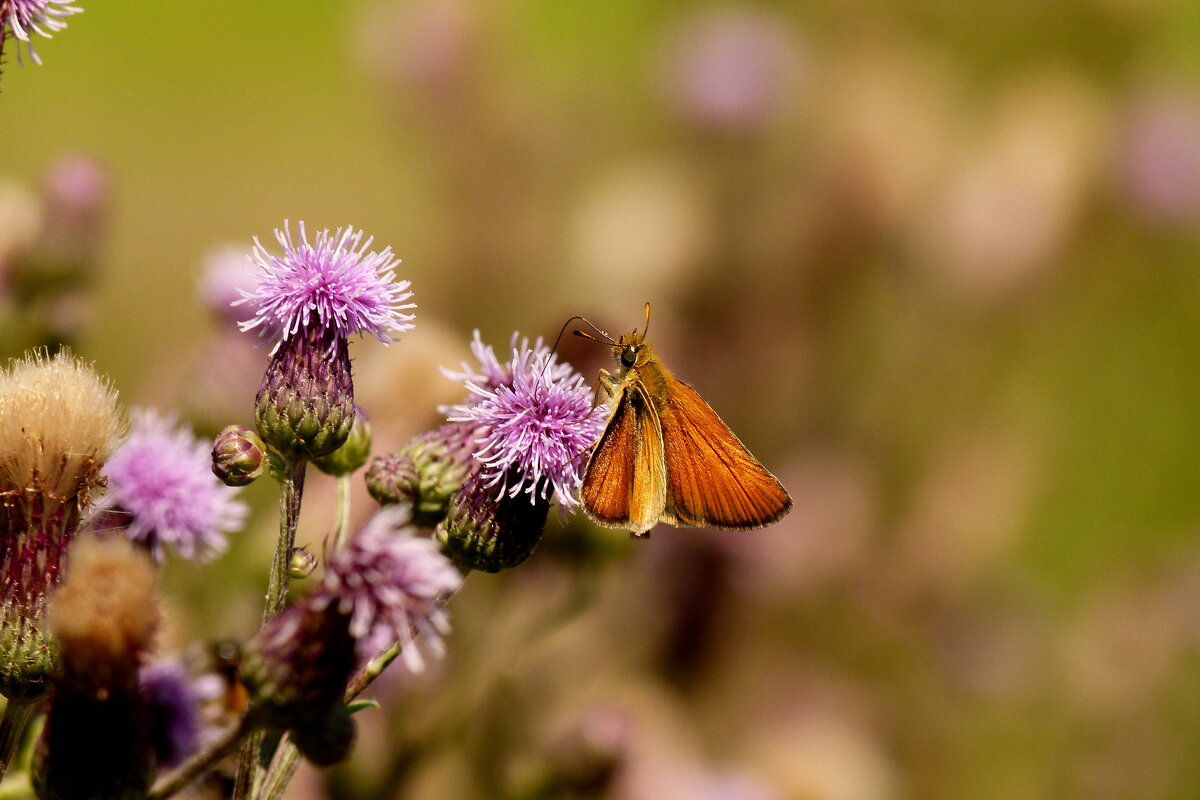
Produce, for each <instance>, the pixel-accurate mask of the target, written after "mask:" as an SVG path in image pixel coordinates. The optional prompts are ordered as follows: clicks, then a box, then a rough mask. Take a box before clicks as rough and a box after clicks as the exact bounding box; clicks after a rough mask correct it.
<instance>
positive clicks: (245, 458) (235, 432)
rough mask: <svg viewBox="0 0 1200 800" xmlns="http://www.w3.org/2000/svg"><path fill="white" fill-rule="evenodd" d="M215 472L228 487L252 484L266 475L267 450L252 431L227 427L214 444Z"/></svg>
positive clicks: (213, 466) (239, 426)
mask: <svg viewBox="0 0 1200 800" xmlns="http://www.w3.org/2000/svg"><path fill="white" fill-rule="evenodd" d="M212 471H213V474H214V475H216V476H217V477H218V478H220V479H221V482H222V483H224V484H225V485H226V486H245V485H247V484H249V483H253V482H254V481H255V480H257V479H258V478H259V477H261V476H262V474H263V473H264V472H266V471H267V446H266V445H265V444H264V443H263V440H262V439H261V438H259V436H258V434H257V433H255V432H254V431H252V430H250V429H249V428H245V427H242V426H241V425H228V426H226V427H225V428H224V429H223V430H222V431H221V432H220V433H218V434H217V438H216V440H215V441H214V442H213V449H212Z"/></svg>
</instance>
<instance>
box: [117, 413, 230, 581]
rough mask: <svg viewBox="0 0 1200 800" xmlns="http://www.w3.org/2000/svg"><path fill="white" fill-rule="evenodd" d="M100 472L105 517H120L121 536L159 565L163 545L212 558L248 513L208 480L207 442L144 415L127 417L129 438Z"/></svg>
mask: <svg viewBox="0 0 1200 800" xmlns="http://www.w3.org/2000/svg"><path fill="white" fill-rule="evenodd" d="M104 472H105V475H106V476H107V477H108V494H107V495H106V496H105V498H104V503H103V506H104V508H105V510H108V511H116V512H119V515H118V516H117V521H118V522H120V523H122V524H123V525H124V529H125V533H126V535H127V536H128V537H129V538H130V539H132V540H134V541H137V542H141V543H143V544H144V545H146V546H147V547H148V548H149V550H150V553H151V554H152V555H153V556H154V558H155V559H158V560H161V559H162V557H163V551H164V548H165V546H167V545H170V546H171V547H172V548H173V549H174V550H175V551H176V552H177V553H179V555H181V556H183V557H184V558H209V557H212V556H215V555H217V554H218V553H220V552H222V551H223V550H224V549H225V546H226V540H225V535H226V534H227V533H230V532H232V531H234V530H237V528H238V526H239V525H240V523H241V522H242V520H243V519H244V518H245V516H246V513H247V507H246V504H245V503H243V502H242V501H240V500H238V499H237V490H236V489H234V488H232V487H229V486H226V485H225V484H223V483H221V481H219V480H218V479H217V477H216V476H215V475H213V472H212V452H211V449H210V447H209V444H208V442H206V441H204V440H202V439H199V438H197V437H196V436H194V435H193V434H192V433H191V432H190V431H188V430H187V429H186V428H183V427H181V426H179V424H178V423H177V421H176V420H175V418H174V417H170V416H163V415H161V414H159V413H157V412H155V411H153V410H150V409H136V410H135V411H134V412H133V429H132V431H131V433H130V434H129V438H128V439H126V440H125V442H124V444H122V445H121V447H120V448H118V450H117V452H115V453H114V454H113V456H112V458H111V459H109V462H108V465H107V466H106V467H105V470H104Z"/></svg>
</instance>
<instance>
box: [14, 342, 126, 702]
mask: <svg viewBox="0 0 1200 800" xmlns="http://www.w3.org/2000/svg"><path fill="white" fill-rule="evenodd" d="M124 425H125V421H124V418H123V416H122V415H121V414H120V413H119V411H118V408H117V395H116V392H115V391H114V390H113V389H112V387H111V386H110V385H109V383H108V381H107V380H105V379H103V378H101V377H100V376H99V375H97V374H96V373H95V371H94V370H93V369H92V368H91V367H90V366H89V365H87V364H85V363H83V362H81V361H79V360H77V359H75V358H74V357H73V356H71V355H70V354H68V353H65V352H64V353H59V354H58V355H55V356H53V357H50V356H48V355H47V354H46V353H45V352H42V351H39V352H35V353H33V354H32V355H29V356H27V357H26V358H24V359H22V360H20V361H14V362H12V364H11V365H10V366H9V368H8V369H6V370H0V571H2V572H3V583H2V584H0V693H3V694H4V695H6V696H7V697H9V698H16V697H31V698H36V697H37V696H39V695H40V694H41V693H42V692H44V691H45V686H46V678H47V676H48V673H49V672H50V670H51V669H52V667H53V663H54V656H53V653H52V651H51V643H50V641H49V640H48V638H47V637H46V635H45V632H44V630H43V622H44V615H45V607H46V601H47V597H48V596H49V593H50V590H51V589H52V588H53V587H54V586H55V585H57V583H58V581H59V578H60V574H61V570H62V566H63V560H64V558H65V556H66V553H67V549H68V547H69V546H70V543H71V541H72V539H73V538H74V536H75V532H76V529H77V527H78V525H79V520H80V517H81V515H82V514H83V513H84V512H85V511H86V510H87V509H88V507H89V505H90V504H91V495H92V492H93V491H94V490H95V489H96V488H97V487H98V486H100V485H102V484H103V480H104V479H103V476H102V475H101V467H102V466H103V464H104V461H105V460H106V459H107V458H108V456H109V455H110V454H111V453H112V451H113V448H114V447H115V445H116V442H117V440H118V439H119V438H120V436H121V434H122V433H123V431H124Z"/></svg>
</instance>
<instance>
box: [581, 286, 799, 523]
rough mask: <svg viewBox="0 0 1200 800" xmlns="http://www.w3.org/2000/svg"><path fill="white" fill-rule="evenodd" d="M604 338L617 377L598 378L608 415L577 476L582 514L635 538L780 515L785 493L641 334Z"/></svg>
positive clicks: (760, 520) (787, 499) (602, 374)
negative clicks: (671, 528)
mask: <svg viewBox="0 0 1200 800" xmlns="http://www.w3.org/2000/svg"><path fill="white" fill-rule="evenodd" d="M646 315H647V323H648V321H649V307H648V306H647V310H646ZM609 341H610V342H611V346H612V351H613V357H614V359H615V360H616V362H617V364H618V370H617V372H616V373H615V374H613V373H609V372H607V371H605V370H601V371H600V378H599V383H600V389H601V390H602V391H603V392H604V393H605V394H606V395H607V397H608V398H609V402H610V404H611V408H612V410H611V412H610V416H609V420H608V424H607V426H606V427H605V429H604V433H603V434H602V435H601V436H600V439H599V441H597V443H596V446H595V448H594V449H593V450H592V455H591V458H590V459H589V460H588V464H587V468H586V469H585V471H584V477H583V485H582V488H581V490H580V500H581V502H582V504H583V508H584V510H585V511H586V512H587V514H588V516H589V517H591V518H592V519H593V520H595V521H596V522H598V523H600V524H601V525H607V526H610V527H616V528H625V529H626V530H628V531H630V532H631V533H633V535H635V536H644V535H646V534H647V532H648V531H649V530H650V529H651V528H652V527H654V526H655V525H656V524H658V523H659V522H665V523H667V524H669V525H687V526H697V527H712V528H727V529H732V530H744V529H748V528H758V527H762V526H763V525H769V524H770V523H772V522H775V521H776V520H778V519H779V518H781V517H782V516H783V515H784V514H786V513H787V512H788V510H789V509H790V508H791V505H792V500H791V498H790V497H789V496H788V493H787V491H786V490H785V489H784V488H783V486H782V485H781V484H780V483H779V481H778V480H777V479H776V478H775V476H774V475H772V474H771V473H770V472H768V471H767V469H766V468H765V467H764V466H763V465H762V464H761V463H759V461H758V460H757V459H756V458H755V457H754V456H753V455H751V454H750V451H749V450H747V449H746V447H745V445H743V444H742V443H741V441H740V440H739V439H738V438H737V436H736V435H734V433H733V431H731V430H730V429H729V428H728V426H726V425H725V423H724V422H722V421H721V418H720V417H719V416H717V413H716V412H715V411H713V410H712V408H711V407H710V406H709V405H708V403H706V402H704V400H703V399H702V398H701V397H700V395H699V394H697V393H696V391H695V390H694V389H693V388H692V387H691V386H689V385H688V384H686V383H684V382H683V381H681V380H679V379H677V378H676V377H675V376H674V375H672V374H671V372H670V370H668V369H667V368H666V367H665V366H663V364H662V362H661V361H659V360H658V358H657V357H656V356H655V355H654V352H653V350H652V349H651V347H650V345H649V344H647V342H646V340H645V332H644V331H643V332H642V333H638V332H637V331H636V330H635V331H633V332H632V333H627V334H624V335H623V336H620V337H619V338H618V339H616V341H612V340H609Z"/></svg>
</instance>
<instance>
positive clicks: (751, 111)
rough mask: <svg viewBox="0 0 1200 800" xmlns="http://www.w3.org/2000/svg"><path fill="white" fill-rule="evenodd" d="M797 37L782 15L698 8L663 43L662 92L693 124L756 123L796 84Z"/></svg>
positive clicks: (726, 125) (747, 126)
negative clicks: (666, 43)
mask: <svg viewBox="0 0 1200 800" xmlns="http://www.w3.org/2000/svg"><path fill="white" fill-rule="evenodd" d="M796 38H797V37H796V36H795V34H794V33H793V31H792V30H790V29H789V28H788V26H787V24H786V21H785V20H783V19H781V18H778V17H775V16H774V15H771V14H767V13H764V12H758V11H751V10H739V9H728V8H720V9H715V10H708V11H704V12H701V13H699V14H697V15H696V16H693V17H692V18H690V19H688V20H687V21H686V22H685V23H684V25H683V26H682V28H681V29H680V30H679V31H678V32H677V33H676V36H675V38H674V41H673V42H672V44H671V46H670V47H669V48H668V53H667V58H668V63H667V65H666V70H665V72H666V74H665V76H664V77H665V84H666V91H667V95H668V97H669V99H670V100H671V101H672V102H673V103H674V104H675V105H676V107H677V108H678V109H679V110H680V112H681V113H682V114H683V115H684V116H685V117H687V118H688V119H689V120H691V121H692V122H695V123H697V124H700V125H707V126H712V127H716V128H730V129H750V128H756V127H758V126H760V125H762V124H763V123H764V122H766V121H767V119H768V118H769V117H770V116H771V115H772V114H773V113H774V112H775V111H776V110H777V109H778V108H779V106H780V105H781V103H782V102H783V100H784V96H785V94H786V92H787V91H788V89H789V87H790V86H791V85H792V84H794V83H795V79H796V77H797V74H798V72H799V69H798V66H799V61H800V55H801V53H800V46H799V43H798V42H797V41H796Z"/></svg>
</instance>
